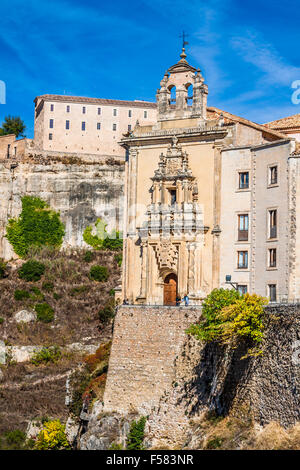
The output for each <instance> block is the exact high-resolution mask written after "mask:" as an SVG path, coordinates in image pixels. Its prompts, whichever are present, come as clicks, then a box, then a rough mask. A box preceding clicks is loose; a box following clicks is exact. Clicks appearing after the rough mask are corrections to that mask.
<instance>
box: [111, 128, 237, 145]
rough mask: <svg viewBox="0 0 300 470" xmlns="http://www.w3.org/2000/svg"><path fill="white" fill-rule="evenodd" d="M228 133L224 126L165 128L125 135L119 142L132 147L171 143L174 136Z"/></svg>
mask: <svg viewBox="0 0 300 470" xmlns="http://www.w3.org/2000/svg"><path fill="white" fill-rule="evenodd" d="M227 133H228V128H224V127H211V128H210V127H209V126H201V127H190V128H185V129H183V128H178V129H163V130H158V131H152V132H146V133H144V134H141V135H136V136H134V135H132V136H131V137H125V138H123V139H122V140H121V142H119V144H120V145H121V146H123V147H125V148H126V147H131V146H136V145H143V144H144V145H147V144H149V143H151V144H154V143H170V142H171V141H172V137H173V136H174V135H176V137H178V138H180V139H181V141H183V140H186V141H191V140H205V139H206V138H208V139H209V140H215V139H222V138H224V137H226V135H227Z"/></svg>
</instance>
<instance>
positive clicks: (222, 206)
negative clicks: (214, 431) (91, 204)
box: [121, 49, 300, 305]
mask: <svg viewBox="0 0 300 470" xmlns="http://www.w3.org/2000/svg"><path fill="white" fill-rule="evenodd" d="M207 94H208V87H207V85H206V84H205V81H204V78H203V76H202V74H201V71H200V70H199V69H196V68H194V67H192V66H191V65H190V64H189V63H188V61H187V60H186V54H185V50H184V49H183V50H182V53H181V56H180V60H179V62H178V63H177V64H175V65H173V66H171V67H170V68H169V69H168V70H167V72H166V73H165V75H164V77H163V79H162V81H161V82H160V88H159V89H158V90H157V95H156V98H157V123H156V124H154V125H147V126H146V125H140V124H139V123H137V124H136V126H135V127H134V129H133V130H132V131H131V132H128V133H127V134H126V135H125V136H124V138H123V139H122V141H121V145H122V146H123V147H124V148H125V149H126V152H127V159H126V160H127V161H126V178H125V179H126V181H125V190H126V208H125V221H124V256H123V281H122V282H123V285H122V297H123V298H124V299H128V301H129V302H130V303H132V304H147V305H175V303H176V298H181V299H182V298H183V296H184V295H186V294H187V295H188V296H189V300H190V303H191V304H195V305H197V304H200V303H201V301H202V299H203V298H204V297H205V296H206V295H207V294H208V293H209V292H210V291H211V290H212V289H213V288H216V287H224V286H226V285H227V286H228V284H225V280H226V276H229V275H230V276H231V282H232V284H233V285H234V286H235V287H236V288H238V289H239V290H240V291H241V292H256V293H258V294H261V295H264V296H269V297H270V298H271V300H272V301H274V302H275V301H280V299H285V300H290V299H296V298H300V288H299V287H298V284H299V283H298V275H300V273H299V274H298V271H297V270H298V269H299V268H298V261H297V260H298V258H297V253H298V252H297V249H296V244H297V241H296V240H297V237H296V231H297V223H296V221H297V213H298V204H299V203H298V199H297V197H296V196H295V194H292V190H294V192H295V191H296V186H297V184H299V183H298V179H299V176H298V160H297V159H298V155H297V152H296V147H295V142H294V140H293V139H289V138H287V136H286V135H284V134H281V133H280V132H278V131H276V130H274V129H271V128H267V127H265V126H263V125H258V124H256V123H253V122H251V121H248V120H246V119H243V118H240V117H237V116H234V115H232V114H230V113H227V112H225V111H221V110H219V109H217V108H213V107H207ZM292 179H293V181H294V183H293V187H292V186H291V181H292ZM291 214H294V215H293V217H292V215H291ZM228 279H229V278H228V277H227V280H228ZM299 279H300V277H299Z"/></svg>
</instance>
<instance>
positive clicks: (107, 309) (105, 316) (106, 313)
mask: <svg viewBox="0 0 300 470" xmlns="http://www.w3.org/2000/svg"><path fill="white" fill-rule="evenodd" d="M114 316H115V308H114V302H113V301H108V302H107V303H106V304H105V306H104V307H103V308H101V309H100V310H99V312H98V318H99V320H100V322H101V323H103V324H104V325H106V323H108V322H109V320H111V318H113V317H114Z"/></svg>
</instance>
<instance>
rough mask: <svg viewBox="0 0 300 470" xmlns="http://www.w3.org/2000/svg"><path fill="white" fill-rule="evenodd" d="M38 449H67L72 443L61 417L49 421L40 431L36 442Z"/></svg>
mask: <svg viewBox="0 0 300 470" xmlns="http://www.w3.org/2000/svg"><path fill="white" fill-rule="evenodd" d="M35 449H37V450H67V449H70V444H69V442H68V440H67V436H66V427H65V426H64V425H63V424H62V423H61V422H60V420H59V419H56V420H53V421H47V422H45V424H44V429H42V430H41V431H40V433H39V434H38V437H37V439H36V443H35Z"/></svg>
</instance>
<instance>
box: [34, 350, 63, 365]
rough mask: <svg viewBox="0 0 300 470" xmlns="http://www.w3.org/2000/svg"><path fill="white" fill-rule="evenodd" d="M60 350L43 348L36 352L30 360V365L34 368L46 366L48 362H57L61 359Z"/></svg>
mask: <svg viewBox="0 0 300 470" xmlns="http://www.w3.org/2000/svg"><path fill="white" fill-rule="evenodd" d="M61 356H62V354H61V350H60V348H59V346H49V347H44V348H42V349H41V350H40V351H36V352H35V353H34V355H33V357H32V358H31V361H30V362H31V363H32V364H34V365H35V366H38V365H40V364H43V363H45V364H47V363H48V362H53V363H54V362H57V361H59V360H60V359H61Z"/></svg>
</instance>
